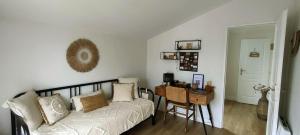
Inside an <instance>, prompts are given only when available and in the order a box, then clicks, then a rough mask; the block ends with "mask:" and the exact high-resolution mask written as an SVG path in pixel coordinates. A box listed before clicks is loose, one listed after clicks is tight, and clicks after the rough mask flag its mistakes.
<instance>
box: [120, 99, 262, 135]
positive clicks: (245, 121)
mask: <svg viewBox="0 0 300 135" xmlns="http://www.w3.org/2000/svg"><path fill="white" fill-rule="evenodd" d="M162 117H163V115H162V112H159V113H158V117H157V120H156V124H155V125H154V126H152V125H151V120H150V119H149V120H147V121H144V122H142V123H141V124H139V125H137V126H136V127H134V128H133V129H131V130H130V131H129V132H127V133H126V134H128V135H205V134H204V130H203V126H202V124H201V123H198V122H195V123H194V122H193V121H190V123H189V131H188V132H187V133H185V132H184V124H185V119H184V118H181V117H176V118H174V117H173V116H172V115H168V117H167V121H166V122H164V121H163V118H162ZM224 120H225V121H224V122H225V123H224V126H225V128H224V129H218V128H212V127H210V126H208V125H207V126H206V128H207V131H208V135H263V134H264V132H265V131H264V129H265V125H266V122H264V121H261V120H259V119H257V117H256V113H255V106H253V105H247V104H240V103H236V102H230V101H226V104H225V119H224Z"/></svg>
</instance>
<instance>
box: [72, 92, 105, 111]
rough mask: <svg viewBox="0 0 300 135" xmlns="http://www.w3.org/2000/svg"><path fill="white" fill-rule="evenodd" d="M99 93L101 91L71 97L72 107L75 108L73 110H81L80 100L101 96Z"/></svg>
mask: <svg viewBox="0 0 300 135" xmlns="http://www.w3.org/2000/svg"><path fill="white" fill-rule="evenodd" d="M101 91H102V90H99V91H96V92H93V93H89V94H84V95H80V96H75V97H72V102H73V105H74V107H75V110H76V111H77V112H78V111H82V110H83V106H82V103H81V101H80V99H81V98H83V97H88V96H94V95H97V94H101V93H102V92H101Z"/></svg>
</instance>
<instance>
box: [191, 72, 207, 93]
mask: <svg viewBox="0 0 300 135" xmlns="http://www.w3.org/2000/svg"><path fill="white" fill-rule="evenodd" d="M192 86H193V87H194V88H193V89H197V90H204V74H193V82H192Z"/></svg>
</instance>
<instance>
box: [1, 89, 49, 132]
mask: <svg viewBox="0 0 300 135" xmlns="http://www.w3.org/2000/svg"><path fill="white" fill-rule="evenodd" d="M37 97H38V95H37V94H36V93H35V92H34V91H33V90H30V91H27V92H26V93H25V94H24V95H22V96H20V97H17V98H15V99H12V100H8V101H7V105H8V106H9V108H10V109H11V110H12V111H13V112H14V113H15V114H16V115H19V116H20V117H22V118H23V120H24V122H25V123H26V124H27V126H28V128H29V130H30V131H33V130H35V129H37V128H38V127H39V126H40V125H41V124H42V122H43V117H42V114H41V112H40V108H39V103H38V100H37Z"/></svg>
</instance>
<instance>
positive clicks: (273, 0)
mask: <svg viewBox="0 0 300 135" xmlns="http://www.w3.org/2000/svg"><path fill="white" fill-rule="evenodd" d="M293 4H294V3H293V0H233V1H232V2H230V3H228V4H225V5H224V6H222V7H219V8H217V9H215V10H212V11H210V12H208V13H206V14H204V15H202V16H199V17H196V18H195V19H193V20H190V21H188V22H186V23H184V24H181V25H179V26H177V27H175V28H173V29H171V30H169V31H166V32H164V33H161V34H159V35H157V36H155V37H153V38H151V39H149V40H148V43H147V80H148V85H149V86H150V87H151V88H152V89H153V88H154V86H156V85H159V84H161V82H162V74H163V73H164V72H168V71H170V72H174V73H175V78H176V79H179V80H184V81H186V82H191V81H192V74H193V72H182V71H178V65H177V64H176V62H175V61H164V60H160V58H159V56H160V52H162V51H174V41H176V40H182V39H201V40H202V50H201V51H199V72H198V73H203V74H205V79H206V80H212V82H213V85H215V87H216V89H215V99H214V100H213V101H212V103H211V107H212V113H213V118H214V122H215V125H216V126H217V127H222V120H223V109H224V108H223V103H224V98H223V96H224V94H225V92H224V89H225V88H224V86H225V65H226V61H225V58H226V54H225V52H226V37H227V33H226V29H227V27H229V26H239V25H245V24H257V23H265V22H273V21H274V20H275V19H276V18H277V17H278V16H279V15H280V14H281V12H282V11H283V9H285V8H287V7H289V6H292V5H293ZM275 7H276V8H275ZM204 109H205V108H204ZM198 116H199V115H198ZM197 119H198V120H200V119H199V117H198V118H197ZM206 120H208V116H207V114H205V121H206Z"/></svg>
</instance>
